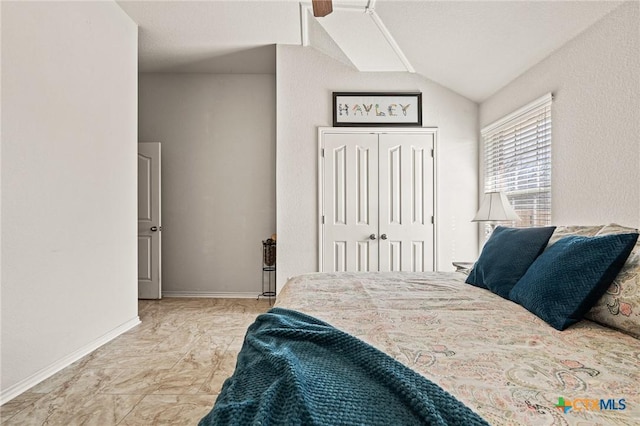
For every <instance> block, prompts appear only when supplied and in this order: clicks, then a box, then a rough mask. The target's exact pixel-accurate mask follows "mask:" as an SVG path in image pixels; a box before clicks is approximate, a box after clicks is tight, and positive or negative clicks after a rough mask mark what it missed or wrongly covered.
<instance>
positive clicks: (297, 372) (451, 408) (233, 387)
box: [199, 308, 488, 426]
mask: <svg viewBox="0 0 640 426" xmlns="http://www.w3.org/2000/svg"><path fill="white" fill-rule="evenodd" d="M487 424H488V423H487V422H485V421H484V420H483V419H482V418H481V417H480V416H478V415H477V414H476V413H474V412H473V411H471V410H470V409H469V408H467V407H466V406H465V405H464V404H462V403H461V402H459V401H458V400H456V399H455V398H454V397H453V396H451V395H450V394H449V393H447V392H445V391H444V390H443V389H441V388H440V387H439V386H438V385H436V384H435V383H432V382H431V381H429V380H427V379H426V378H424V377H422V376H421V375H419V374H418V373H416V372H414V371H413V370H411V369H410V368H407V367H405V366H404V365H402V364H401V363H399V362H398V361H396V360H394V359H393V358H391V357H389V356H388V355H386V354H384V353H383V352H381V351H379V350H377V349H375V348H374V347H372V346H370V345H368V344H367V343H365V342H363V341H361V340H359V339H357V338H356V337H353V336H351V335H349V334H347V333H344V332H342V331H340V330H338V329H336V328H334V327H332V326H331V325H329V324H327V323H325V322H323V321H320V320H318V319H316V318H313V317H310V316H308V315H305V314H302V313H299V312H296V311H291V310H287V309H281V308H273V309H271V310H270V311H269V312H268V313H266V314H262V315H260V316H259V317H258V318H257V319H256V321H255V322H254V323H253V324H252V325H251V326H250V327H249V329H248V331H247V334H246V336H245V340H244V344H243V347H242V350H241V351H240V353H239V354H238V361H237V364H236V369H235V372H234V373H233V375H232V376H231V377H230V378H229V379H227V380H226V381H225V383H224V385H223V387H222V391H221V392H220V395H219V396H218V399H217V400H216V403H215V406H214V407H213V409H212V410H211V412H209V414H207V415H206V416H205V417H204V418H203V419H202V420H201V421H200V423H199V425H200V426H208V425H243V426H244V425H323V426H324V425H461V426H462V425H464V426H474V425H487Z"/></svg>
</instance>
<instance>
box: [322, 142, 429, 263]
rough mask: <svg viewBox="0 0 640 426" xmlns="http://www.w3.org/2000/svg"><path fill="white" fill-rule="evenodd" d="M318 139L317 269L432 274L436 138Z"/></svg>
mask: <svg viewBox="0 0 640 426" xmlns="http://www.w3.org/2000/svg"><path fill="white" fill-rule="evenodd" d="M320 138H321V141H320V143H321V148H322V158H321V166H320V170H321V178H320V188H319V190H320V194H321V196H320V202H321V209H320V210H321V211H320V214H321V224H320V234H319V235H320V250H321V256H320V262H321V263H320V270H321V271H325V272H339V271H415V272H421V271H432V270H434V262H435V253H434V247H435V244H434V242H435V233H434V210H435V203H434V195H435V194H434V188H435V181H434V179H435V174H434V157H433V153H434V145H435V132H434V131H433V130H430V131H425V132H415V131H414V132H411V131H406V132H402V131H389V132H385V133H383V132H373V131H370V132H367V131H351V132H345V133H337V132H336V133H333V132H325V133H322V132H321V137H320Z"/></svg>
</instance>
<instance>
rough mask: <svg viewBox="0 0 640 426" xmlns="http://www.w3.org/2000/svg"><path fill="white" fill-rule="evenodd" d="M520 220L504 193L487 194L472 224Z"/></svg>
mask: <svg viewBox="0 0 640 426" xmlns="http://www.w3.org/2000/svg"><path fill="white" fill-rule="evenodd" d="M512 220H520V216H518V214H517V213H516V212H515V210H513V207H511V204H510V203H509V200H508V199H507V196H506V195H504V194H503V193H502V192H487V193H486V194H484V199H483V200H482V204H481V205H480V209H479V210H478V213H476V216H475V217H474V218H473V220H472V222H499V221H512Z"/></svg>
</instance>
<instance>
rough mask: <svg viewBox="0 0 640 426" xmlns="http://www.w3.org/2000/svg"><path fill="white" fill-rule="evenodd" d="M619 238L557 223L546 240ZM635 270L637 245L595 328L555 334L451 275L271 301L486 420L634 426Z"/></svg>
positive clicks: (637, 398)
mask: <svg viewBox="0 0 640 426" xmlns="http://www.w3.org/2000/svg"><path fill="white" fill-rule="evenodd" d="M625 231H628V228H623V227H618V226H616V225H609V226H608V227H602V226H600V227H562V228H558V229H557V230H556V231H555V232H554V234H553V236H552V238H551V240H550V241H549V245H552V244H554V243H557V242H558V241H560V240H561V238H562V237H565V236H568V235H569V236H570V235H586V236H596V235H599V234H602V233H604V234H615V233H621V232H625ZM545 244H546V242H545ZM639 275H640V243H638V244H636V245H635V246H634V248H633V251H632V252H631V254H630V256H629V258H628V260H627V262H626V263H625V264H624V268H623V269H622V271H621V272H620V274H618V275H617V278H616V280H615V281H614V282H613V284H612V285H611V286H610V287H609V290H608V292H607V293H606V294H605V295H604V296H602V298H601V299H599V302H598V304H596V306H594V307H593V308H592V309H591V311H590V312H589V314H588V315H587V316H588V317H590V318H592V319H595V320H597V321H598V322H595V321H592V320H587V319H585V320H582V321H580V322H578V323H576V324H573V325H571V326H570V327H568V328H567V329H566V330H564V331H559V330H556V329H555V328H553V327H551V326H549V324H547V323H546V322H545V321H543V320H542V319H541V318H539V317H538V316H537V315H534V314H533V313H531V312H529V311H528V310H527V309H524V308H523V307H522V306H520V305H519V304H517V303H514V302H512V301H510V300H507V299H505V298H503V297H500V296H497V295H496V294H494V293H493V292H492V291H489V290H487V289H484V288H479V287H476V286H473V285H469V284H468V283H466V282H465V281H466V280H467V279H468V277H467V275H465V274H463V273H461V272H432V273H409V272H389V273H381V272H376V273H348V272H343V273H313V274H306V275H300V276H297V277H294V278H292V279H290V280H289V281H288V283H287V284H286V285H285V286H284V288H283V290H282V291H281V293H280V294H279V296H278V300H277V302H276V306H277V307H279V308H287V309H291V310H295V311H298V312H302V313H305V314H308V315H311V316H313V317H315V318H318V319H319V320H322V321H325V322H327V323H329V324H331V325H333V326H334V327H336V328H337V329H340V330H342V331H344V332H346V333H348V334H350V335H353V336H355V337H357V338H359V339H361V340H362V341H364V342H366V343H368V344H370V345H372V346H373V347H375V348H377V349H379V350H381V351H382V352H384V353H386V354H387V355H389V356H390V357H392V358H393V359H395V360H397V361H399V362H400V363H401V364H403V365H405V366H407V367H409V368H410V369H412V370H414V371H415V372H417V373H419V374H420V375H422V376H424V377H426V378H427V379H429V380H430V381H432V382H433V383H435V384H437V385H438V386H440V387H441V388H442V389H444V390H446V391H447V392H449V393H450V394H451V395H453V396H454V397H455V398H457V399H458V400H459V401H460V402H462V403H463V404H464V405H466V406H467V407H468V408H470V409H471V410H472V411H473V412H475V413H477V414H478V415H479V416H481V417H482V418H483V419H484V420H486V421H487V422H488V423H490V424H493V425H625V426H627V425H635V424H640V340H639V339H638V337H639V335H638V334H636V333H638V332H639V331H640V312H639V311H640V282H639V280H640V278H639ZM621 330H622V331H621Z"/></svg>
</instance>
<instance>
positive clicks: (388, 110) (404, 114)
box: [333, 92, 422, 127]
mask: <svg viewBox="0 0 640 426" xmlns="http://www.w3.org/2000/svg"><path fill="white" fill-rule="evenodd" d="M333 126H334V127H422V92H333Z"/></svg>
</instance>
